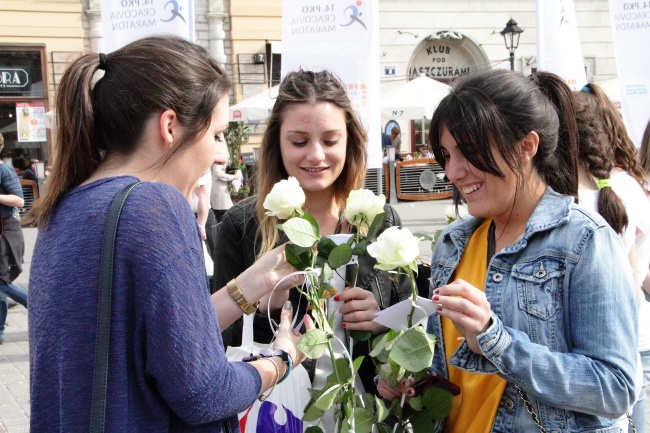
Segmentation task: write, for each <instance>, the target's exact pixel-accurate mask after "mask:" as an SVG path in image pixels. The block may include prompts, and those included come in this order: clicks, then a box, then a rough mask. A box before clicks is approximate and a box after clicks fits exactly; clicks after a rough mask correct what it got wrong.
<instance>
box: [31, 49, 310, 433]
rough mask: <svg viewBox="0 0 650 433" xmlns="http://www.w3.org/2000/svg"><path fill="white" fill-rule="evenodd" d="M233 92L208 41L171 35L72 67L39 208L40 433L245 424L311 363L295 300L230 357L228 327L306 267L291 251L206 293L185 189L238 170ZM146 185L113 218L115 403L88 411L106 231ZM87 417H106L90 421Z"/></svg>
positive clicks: (110, 381)
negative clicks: (257, 341)
mask: <svg viewBox="0 0 650 433" xmlns="http://www.w3.org/2000/svg"><path fill="white" fill-rule="evenodd" d="M229 88H230V80H229V79H228V77H227V76H226V71H225V69H224V68H223V66H221V65H220V64H219V63H217V62H216V61H215V60H214V59H213V58H212V57H211V56H210V54H209V53H208V52H207V50H206V49H204V48H202V47H200V46H198V45H196V44H193V43H191V42H188V41H186V40H184V39H181V38H177V37H172V36H168V37H165V36H159V37H150V38H145V39H141V40H138V41H135V42H132V43H130V44H128V45H126V46H124V47H122V48H120V49H118V50H116V51H113V52H112V53H109V54H107V55H104V54H100V55H97V54H86V55H83V56H81V57H79V58H78V59H77V60H75V61H74V62H73V63H72V64H71V65H70V66H69V68H68V69H67V70H66V72H65V73H64V75H63V78H62V79H61V83H60V85H59V88H58V93H57V104H56V113H57V114H56V117H57V128H56V131H57V139H56V143H57V146H56V149H55V150H56V151H55V152H54V155H55V157H54V166H53V170H52V175H51V176H50V179H49V180H48V190H47V194H46V195H45V196H44V198H43V199H41V201H39V202H38V204H36V205H35V208H34V214H35V216H36V220H37V221H38V225H39V234H38V239H37V241H36V246H35V248H34V256H33V259H32V266H31V272H30V282H29V296H30V300H29V306H30V311H29V355H30V379H31V384H30V391H31V395H30V403H31V420H30V427H31V431H32V432H39V433H41V432H48V433H49V432H88V431H102V432H104V431H105V432H107V433H108V432H181V431H182V432H214V433H219V432H222V431H226V432H229V431H239V422H238V417H237V414H238V413H239V412H242V411H244V410H245V409H246V408H247V407H249V406H250V405H251V404H252V403H253V402H254V401H255V400H256V399H258V398H261V399H262V400H263V399H264V398H265V396H267V395H268V392H269V391H272V390H273V387H274V386H275V384H277V383H278V382H279V381H281V380H282V379H283V378H284V377H285V376H287V375H289V374H290V372H291V367H292V366H293V365H297V364H299V363H300V362H301V361H302V360H303V359H304V355H303V354H302V353H300V352H299V351H298V349H297V348H296V344H297V342H298V340H299V336H298V335H295V334H294V332H293V331H292V329H291V325H290V320H291V316H292V314H291V313H292V311H291V304H289V305H284V307H283V305H282V304H281V305H279V306H277V307H276V308H279V307H283V308H282V313H281V316H282V317H281V321H280V327H279V328H278V332H277V335H276V339H275V341H274V342H273V347H272V349H273V350H272V352H271V353H269V354H268V356H265V355H264V356H260V357H259V358H258V357H255V359H253V360H251V362H250V363H247V362H229V361H228V359H227V357H226V354H225V351H224V347H223V344H222V341H221V337H220V334H219V329H220V328H225V327H227V326H228V325H229V324H230V323H232V322H233V321H234V320H236V319H237V318H239V317H241V316H242V314H244V313H246V314H251V313H252V312H253V311H255V310H256V309H257V306H258V305H260V303H259V302H258V301H259V299H260V298H261V297H263V296H265V295H267V296H268V293H269V292H270V291H271V290H272V289H273V287H274V286H275V284H276V283H278V282H279V280H280V279H281V278H283V277H284V276H286V275H289V274H290V273H292V272H293V271H295V270H294V269H293V267H291V266H290V265H289V264H288V263H287V262H286V260H285V259H284V249H283V247H278V248H276V249H273V250H271V251H270V252H269V253H268V254H266V255H264V256H263V257H262V258H260V260H258V261H257V262H256V263H255V264H254V265H253V266H252V267H251V268H249V269H248V270H244V271H242V272H241V273H239V274H238V275H235V276H233V278H232V280H231V281H230V282H228V283H227V287H228V290H222V291H219V292H217V293H216V294H214V295H212V297H211V298H210V297H209V296H208V279H207V276H206V273H205V265H204V262H203V248H202V246H201V237H200V232H199V227H198V226H197V222H196V218H194V215H193V213H192V210H191V207H190V204H189V197H190V194H191V191H192V190H193V189H194V187H195V185H196V184H197V181H198V180H199V177H200V176H201V175H202V174H203V173H205V172H207V171H208V170H209V169H210V166H211V165H212V164H213V163H216V164H225V163H226V160H227V150H226V143H225V140H224V139H223V132H224V130H225V129H226V128H227V126H228V90H229ZM136 183H137V184H138V185H137V187H135V188H134V189H133V192H132V193H131V194H130V195H129V196H128V199H127V200H126V201H125V202H124V203H123V205H122V213H121V216H120V217H119V224H118V225H117V227H116V230H117V233H116V235H115V243H114V245H115V250H114V255H113V257H112V260H113V264H114V266H113V270H112V286H113V287H112V296H111V297H110V298H111V299H112V305H111V308H110V310H109V311H110V316H111V317H110V318H111V320H110V325H109V326H108V334H109V337H110V346H109V348H108V349H107V353H106V358H107V359H108V368H107V372H106V374H105V377H106V384H105V385H104V389H105V395H106V399H105V402H104V403H105V405H103V408H102V409H101V410H100V411H101V412H102V413H101V414H96V415H97V416H96V417H95V418H91V400H92V396H94V395H96V394H97V391H99V393H101V390H102V386H101V385H99V386H98V387H97V388H95V387H94V386H93V363H94V359H95V345H96V341H97V340H98V339H99V337H98V334H100V332H98V331H97V330H96V326H97V322H98V319H97V310H98V297H99V293H100V279H101V278H100V275H101V274H100V263H103V262H102V261H101V257H102V253H103V251H102V240H103V237H104V227H105V226H108V224H107V214H108V211H109V209H110V207H111V202H112V201H113V199H114V198H115V197H116V195H117V194H118V193H119V192H120V191H124V188H125V187H127V188H128V187H132V186H133V185H135V184H136ZM290 287H291V283H289V284H287V285H284V284H282V287H281V288H280V289H282V290H288V289H289V288H290ZM70 299H74V302H70ZM262 305H265V304H264V303H262ZM305 323H306V324H307V327H308V328H311V327H313V323H311V321H310V320H309V319H307V320H306V322H305ZM102 329H104V328H102ZM97 407H100V408H101V407H102V405H97ZM91 419H98V420H100V421H103V425H102V426H97V425H95V424H93V426H94V427H96V428H95V429H91Z"/></svg>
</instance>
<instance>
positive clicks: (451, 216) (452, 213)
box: [444, 204, 469, 223]
mask: <svg viewBox="0 0 650 433" xmlns="http://www.w3.org/2000/svg"><path fill="white" fill-rule="evenodd" d="M444 212H445V217H446V218H447V222H448V223H452V222H454V221H456V218H458V217H460V219H465V217H466V216H467V215H469V212H468V211H467V205H466V204H461V205H458V214H456V206H455V205H450V206H447V207H445V211H444Z"/></svg>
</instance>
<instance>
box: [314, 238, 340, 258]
mask: <svg viewBox="0 0 650 433" xmlns="http://www.w3.org/2000/svg"><path fill="white" fill-rule="evenodd" d="M334 248H336V243H335V242H334V241H333V240H331V239H330V238H328V237H327V236H323V237H322V238H320V240H319V241H318V256H319V257H320V256H323V258H324V259H327V257H328V256H329V255H330V252H332V250H333V249H334Z"/></svg>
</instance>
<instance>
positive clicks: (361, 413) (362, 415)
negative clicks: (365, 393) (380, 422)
mask: <svg viewBox="0 0 650 433" xmlns="http://www.w3.org/2000/svg"><path fill="white" fill-rule="evenodd" d="M350 424H351V420H350V419H348V420H346V421H344V422H343V426H342V428H341V433H349V432H350V431H351V430H350V428H351V427H350ZM373 424H374V418H373V417H372V415H371V414H370V412H368V411H367V410H366V409H364V408H362V407H356V408H354V432H355V433H371V432H372V426H373Z"/></svg>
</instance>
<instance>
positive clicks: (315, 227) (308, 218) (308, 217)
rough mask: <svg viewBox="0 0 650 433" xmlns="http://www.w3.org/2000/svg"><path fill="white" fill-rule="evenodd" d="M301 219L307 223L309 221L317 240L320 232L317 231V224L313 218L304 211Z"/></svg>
mask: <svg viewBox="0 0 650 433" xmlns="http://www.w3.org/2000/svg"><path fill="white" fill-rule="evenodd" d="M302 217H303V218H304V219H306V220H307V221H309V224H311V225H312V227H314V229H315V230H316V237H317V238H318V237H320V232H319V230H318V223H317V222H316V220H315V219H314V217H313V216H312V215H311V214H310V213H309V212H305V211H303V213H302Z"/></svg>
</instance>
